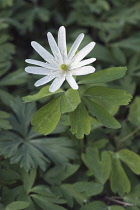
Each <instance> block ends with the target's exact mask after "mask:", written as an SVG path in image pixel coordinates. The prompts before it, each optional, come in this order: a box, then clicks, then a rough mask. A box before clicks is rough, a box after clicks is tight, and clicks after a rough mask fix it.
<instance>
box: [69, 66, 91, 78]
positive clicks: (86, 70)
mask: <svg viewBox="0 0 140 210" xmlns="http://www.w3.org/2000/svg"><path fill="white" fill-rule="evenodd" d="M94 71H95V68H94V67H93V66H84V67H80V68H78V69H74V70H72V71H71V72H72V75H77V76H80V75H86V74H91V73H93V72H94Z"/></svg>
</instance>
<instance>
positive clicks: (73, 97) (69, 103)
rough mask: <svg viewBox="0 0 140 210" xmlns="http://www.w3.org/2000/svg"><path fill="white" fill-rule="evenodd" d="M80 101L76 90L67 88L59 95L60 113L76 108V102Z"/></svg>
mask: <svg viewBox="0 0 140 210" xmlns="http://www.w3.org/2000/svg"><path fill="white" fill-rule="evenodd" d="M80 102H81V100H80V96H79V93H78V91H77V90H73V89H71V88H70V89H68V90H67V91H66V92H65V93H64V94H63V95H62V96H61V103H60V106H61V113H62V114H64V113H66V112H72V111H74V110H75V109H76V107H77V106H78V104H79V103H80Z"/></svg>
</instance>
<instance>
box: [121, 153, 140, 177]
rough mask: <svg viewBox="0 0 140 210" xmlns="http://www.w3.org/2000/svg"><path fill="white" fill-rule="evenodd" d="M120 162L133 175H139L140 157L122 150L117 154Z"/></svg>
mask: <svg viewBox="0 0 140 210" xmlns="http://www.w3.org/2000/svg"><path fill="white" fill-rule="evenodd" d="M117 154H118V158H119V159H120V160H122V161H123V162H124V163H125V164H126V165H127V166H128V167H129V168H130V169H131V170H132V171H133V172H134V173H135V174H140V156H139V155H137V154H136V153H134V152H133V151H130V150H128V149H122V150H120V151H119V152H118V153H117Z"/></svg>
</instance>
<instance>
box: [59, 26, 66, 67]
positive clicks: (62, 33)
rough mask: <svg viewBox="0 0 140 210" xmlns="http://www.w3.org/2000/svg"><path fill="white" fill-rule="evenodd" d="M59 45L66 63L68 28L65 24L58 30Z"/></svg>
mask: <svg viewBox="0 0 140 210" xmlns="http://www.w3.org/2000/svg"><path fill="white" fill-rule="evenodd" d="M58 47H59V50H60V52H61V55H62V58H63V63H65V62H66V57H67V46H66V30H65V27H64V26H61V27H60V28H59V31H58Z"/></svg>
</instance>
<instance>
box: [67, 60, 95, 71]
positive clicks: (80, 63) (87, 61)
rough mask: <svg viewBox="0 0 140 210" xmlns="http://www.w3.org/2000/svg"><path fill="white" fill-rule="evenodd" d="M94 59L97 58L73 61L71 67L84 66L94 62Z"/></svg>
mask: <svg viewBox="0 0 140 210" xmlns="http://www.w3.org/2000/svg"><path fill="white" fill-rule="evenodd" d="M94 61H96V58H89V59H86V60H83V61H81V62H76V63H72V64H71V65H70V67H69V68H70V69H73V68H79V67H82V66H86V65H88V64H90V63H93V62H94Z"/></svg>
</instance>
